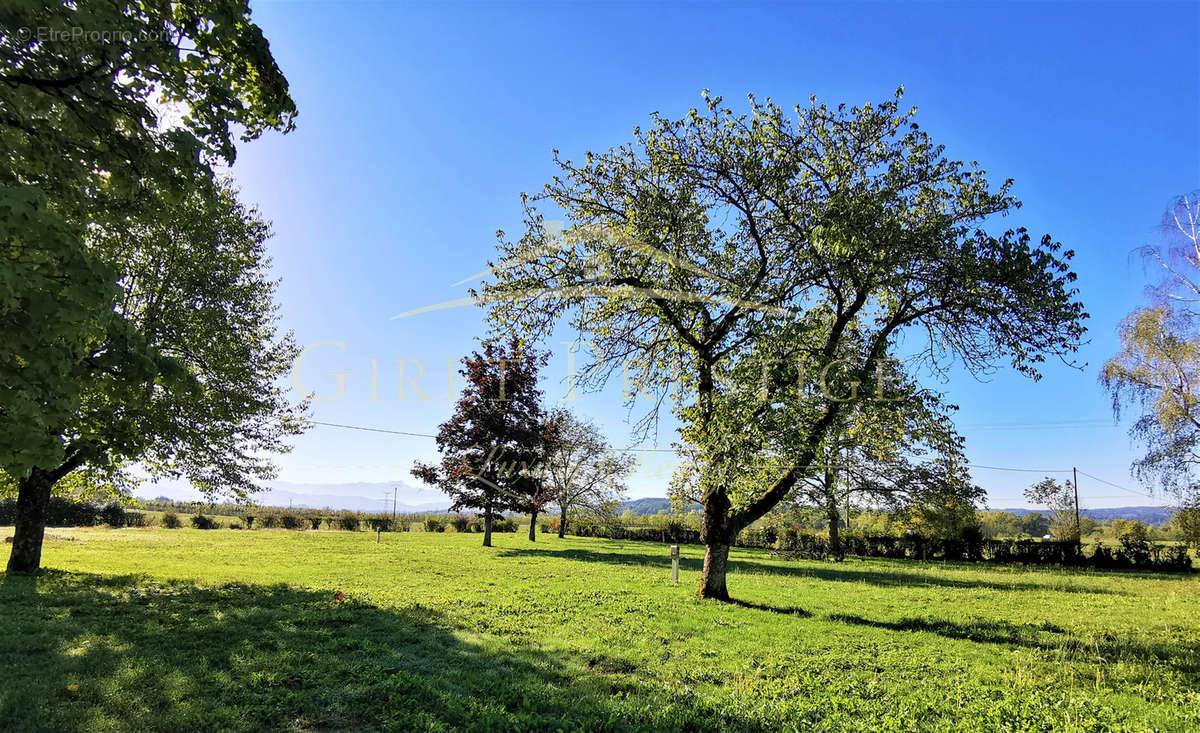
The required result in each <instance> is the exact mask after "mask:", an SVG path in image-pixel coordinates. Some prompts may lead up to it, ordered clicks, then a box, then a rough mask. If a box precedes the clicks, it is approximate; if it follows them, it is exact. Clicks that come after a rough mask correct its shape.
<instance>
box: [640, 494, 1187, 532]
mask: <svg viewBox="0 0 1200 733" xmlns="http://www.w3.org/2000/svg"><path fill="white" fill-rule="evenodd" d="M620 506H621V511H624V510H626V509H629V510H631V511H632V512H633V513H634V514H637V515H643V514H658V513H659V512H660V511H664V510H665V511H668V512H669V511H671V502H670V500H668V499H660V498H647V499H630V500H628V501H623V502H621V505H620ZM693 508H699V505H696V506H695V507H693ZM999 511H1002V512H1009V513H1011V514H1016V515H1017V516H1018V517H1021V516H1024V515H1026V514H1033V513H1035V512H1036V513H1038V514H1048V513H1049V512H1047V511H1046V510H1045V509H1024V508H1016V509H1000V510H999ZM1079 513H1080V514H1082V515H1083V516H1085V517H1091V518H1092V519H1095V520H1097V521H1107V520H1110V519H1136V520H1138V521H1142V522H1145V523H1146V524H1150V525H1154V526H1158V525H1160V524H1164V523H1165V522H1167V521H1168V520H1169V519H1170V518H1171V510H1170V509H1168V508H1167V507H1161V506H1121V507H1112V508H1105V509H1083V510H1081V511H1080V512H1079Z"/></svg>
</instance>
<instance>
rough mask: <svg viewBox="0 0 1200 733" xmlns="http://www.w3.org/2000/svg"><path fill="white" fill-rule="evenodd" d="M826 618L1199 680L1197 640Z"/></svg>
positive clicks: (994, 623) (1044, 626) (1000, 623)
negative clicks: (1151, 667) (1160, 669)
mask: <svg viewBox="0 0 1200 733" xmlns="http://www.w3.org/2000/svg"><path fill="white" fill-rule="evenodd" d="M826 618H828V619H829V620H830V621H839V622H842V623H847V624H853V625H855V626H869V627H872V628H876V629H887V630H889V631H924V632H928V633H931V634H937V635H938V636H943V637H946V638H949V639H963V640H967V641H974V642H979V643H984V644H1007V645H1011V646H1019V647H1025V648H1028V649H1038V650H1041V651H1049V652H1061V653H1063V654H1065V655H1067V656H1070V657H1083V658H1085V659H1090V660H1092V661H1095V662H1097V663H1109V664H1111V663H1114V662H1132V663H1135V664H1156V665H1157V664H1162V665H1166V666H1168V667H1170V668H1172V669H1173V670H1175V671H1176V672H1179V673H1181V674H1184V675H1189V676H1193V677H1196V676H1200V644H1198V643H1196V642H1195V641H1185V640H1168V639H1164V640H1162V641H1155V642H1150V643H1147V642H1143V641H1136V640H1132V639H1122V638H1119V637H1116V636H1114V635H1112V634H1108V633H1105V634H1101V635H1098V636H1096V637H1093V638H1081V637H1079V636H1077V635H1075V634H1072V633H1071V632H1069V631H1067V630H1066V629H1064V628H1062V627H1060V626H1057V625H1055V624H1051V623H1040V624H1032V623H1030V624H1014V623H1012V622H1011V621H1004V620H998V619H987V620H984V619H978V620H973V621H970V622H966V623H961V622H957V621H950V620H947V619H924V618H902V619H900V620H898V621H873V620H871V619H866V618H863V617H862V616H856V615H853V614H831V615H829V616H827V617H826Z"/></svg>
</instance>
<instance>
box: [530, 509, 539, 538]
mask: <svg viewBox="0 0 1200 733" xmlns="http://www.w3.org/2000/svg"><path fill="white" fill-rule="evenodd" d="M537 515H538V513H537V509H534V510H533V511H532V512H530V514H529V541H530V542H537V535H536V532H537Z"/></svg>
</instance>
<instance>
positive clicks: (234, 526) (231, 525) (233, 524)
mask: <svg viewBox="0 0 1200 733" xmlns="http://www.w3.org/2000/svg"><path fill="white" fill-rule="evenodd" d="M229 528H230V529H241V528H242V523H241V522H239V521H238V520H236V519H234V520H233V521H231V522H230V523H229Z"/></svg>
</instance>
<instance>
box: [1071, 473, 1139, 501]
mask: <svg viewBox="0 0 1200 733" xmlns="http://www.w3.org/2000/svg"><path fill="white" fill-rule="evenodd" d="M1080 473H1082V474H1083V475H1084V476H1087V477H1088V478H1090V479H1092V480H1094V481H1099V482H1100V483H1102V484H1107V485H1109V486H1111V487H1113V488H1114V489H1120V490H1121V491H1127V492H1129V493H1130V494H1137V495H1138V496H1154V494H1151V493H1149V492H1147V491H1137V490H1135V489H1130V488H1126V487H1124V486H1122V485H1120V484H1114V483H1113V482H1112V481H1107V480H1105V479H1102V478H1100V477H1099V476H1093V475H1092V474H1090V473H1087V472H1086V471H1080Z"/></svg>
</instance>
